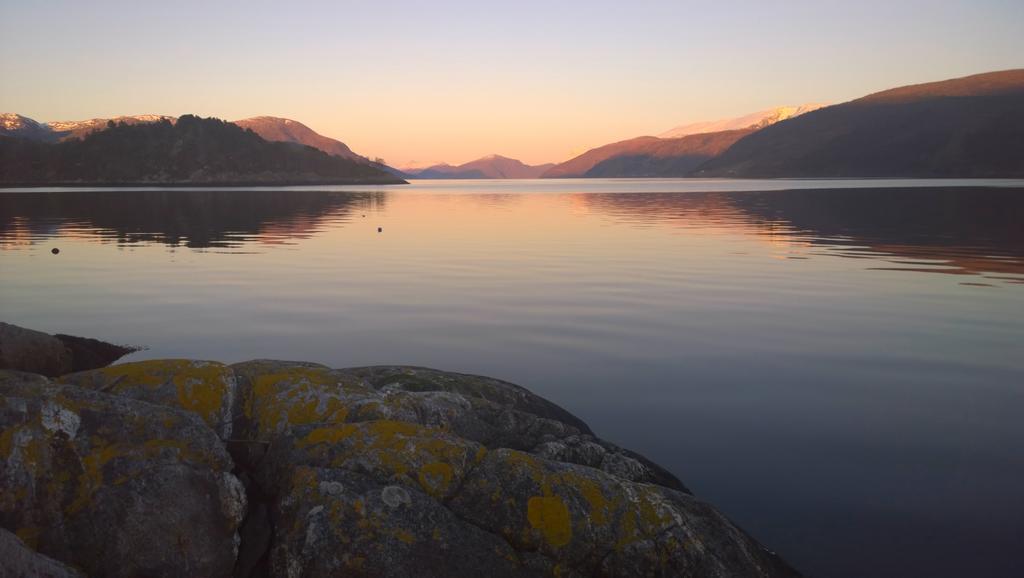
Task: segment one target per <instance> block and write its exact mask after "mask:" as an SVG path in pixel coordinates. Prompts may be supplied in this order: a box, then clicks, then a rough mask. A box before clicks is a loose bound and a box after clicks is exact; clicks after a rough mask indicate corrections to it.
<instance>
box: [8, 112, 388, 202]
mask: <svg viewBox="0 0 1024 578" xmlns="http://www.w3.org/2000/svg"><path fill="white" fill-rule="evenodd" d="M131 120H132V122H129V121H128V120H122V121H118V122H115V121H113V120H109V121H107V123H106V124H102V123H98V122H96V121H87V122H86V123H76V124H75V125H74V126H67V125H65V124H61V123H50V124H48V125H43V124H40V123H37V122H34V121H31V119H26V118H25V117H22V116H20V115H3V116H2V117H0V123H2V124H0V126H2V128H3V132H2V133H0V184H5V185H42V184H51V185H52V184H65V185H80V184H82V185H84V184H90V185H91V184H109V185H128V184H132V185H136V184H165V185H197V184H203V185H228V184H231V185H282V184H334V183H339V184H340V183H401V182H404V181H402V180H401V179H399V178H396V177H394V176H393V175H391V174H389V173H387V172H385V171H383V170H381V169H380V168H378V167H376V166H372V165H370V164H368V163H366V162H360V161H357V160H353V159H351V158H343V157H340V156H335V155H330V154H327V153H325V152H323V151H321V150H318V149H316V148H313V147H309V146H305V145H302V144H297V143H290V142H270V141H267V140H265V139H263V138H262V137H260V136H259V135H257V134H256V133H254V132H253V131H250V130H246V129H244V128H242V127H240V126H238V125H235V124H232V123H229V122H225V121H221V120H218V119H212V118H207V119H204V118H199V117H196V116H192V115H185V116H182V117H180V118H178V119H171V118H169V117H156V119H150V118H149V117H145V119H144V120H140V119H139V118H138V117H133V118H132V119H131ZM172 121H173V122H172ZM51 125H53V126H51ZM54 126H60V127H61V130H59V131H58V130H55V129H54ZM99 127H104V128H99ZM76 130H82V131H85V133H84V134H85V136H84V137H81V138H72V137H73V133H74V131H76ZM60 133H65V134H60Z"/></svg>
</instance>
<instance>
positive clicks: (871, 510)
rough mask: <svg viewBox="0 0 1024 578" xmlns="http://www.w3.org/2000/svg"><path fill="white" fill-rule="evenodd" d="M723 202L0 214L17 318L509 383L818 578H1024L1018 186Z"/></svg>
mask: <svg viewBox="0 0 1024 578" xmlns="http://www.w3.org/2000/svg"><path fill="white" fill-rule="evenodd" d="M727 184H728V185H729V186H728V187H724V188H723V190H719V191H717V192H706V191H705V192H702V191H699V190H692V189H693V188H694V187H698V186H700V183H695V182H690V181H687V182H686V183H682V184H680V183H676V182H674V183H670V182H648V181H645V182H643V183H641V184H638V185H634V184H631V183H629V182H610V181H602V182H598V183H596V184H595V185H593V186H592V187H590V186H589V185H588V187H589V188H587V187H584V186H582V185H579V184H576V183H565V182H558V183H555V184H548V183H542V184H540V185H536V186H540V187H541V188H540V189H537V188H536V187H535V185H532V184H530V183H518V182H517V183H496V184H486V186H485V185H481V184H480V183H459V184H458V185H457V186H456V185H452V184H450V183H449V184H443V183H442V184H428V185H424V186H423V187H420V188H418V187H419V185H417V184H414V185H412V186H410V187H405V188H401V189H396V190H386V191H384V192H372V191H367V192H359V191H325V190H295V189H291V190H279V191H268V190H260V191H225V190H217V191H184V190H171V191H128V190H125V191H88V192H85V191H83V192H38V193H22V192H19V193H0V278H2V279H3V283H0V319H4V320H7V321H12V322H15V323H17V324H19V325H24V326H29V327H35V328H39V329H42V330H46V331H49V332H64V333H71V334H80V335H90V336H95V337H98V338H102V339H105V340H107V341H111V342H118V343H122V342H123V343H132V344H140V345H147V346H149V347H150V349H148V350H146V351H142V352H139V353H137V354H134V355H135V359H144V358H157V357H191V358H208V359H218V360H222V361H227V362H233V361H241V360H244V359H252V358H256V357H276V358H283V359H306V360H310V361H316V362H321V363H325V364H327V365H330V366H334V367H345V366H355V365H373V364H386V363H406V364H415V365H426V366H435V367H441V368H445V369H451V370H455V371H465V372H469V373H480V374H486V375H494V376H498V377H502V378H505V379H508V380H511V381H514V382H518V383H522V384H524V385H527V386H529V387H531V388H532V389H534V390H536V391H537V392H539V393H541V394H542V395H545V396H547V397H549V398H551V399H553V400H555V401H557V402H559V403H561V404H563V405H565V406H566V407H568V408H571V409H572V410H573V411H574V412H575V413H577V414H578V415H580V416H581V417H583V418H584V419H586V420H587V421H588V422H589V423H590V425H591V426H592V427H593V428H594V430H595V431H597V432H599V433H601V434H602V435H604V436H605V437H607V438H608V439H612V440H615V441H618V442H621V443H622V444H623V445H625V446H627V447H631V448H633V449H636V450H639V451H641V452H642V453H645V454H647V455H649V456H650V457H652V458H653V459H655V460H656V461H658V462H660V463H662V464H663V465H665V466H666V467H668V468H669V469H670V470H672V471H673V472H675V473H677V474H678V475H679V476H680V477H681V478H682V479H683V480H685V481H686V483H687V485H688V486H690V487H692V488H693V489H694V490H695V491H696V492H697V493H698V494H699V495H702V496H704V497H706V498H708V499H710V500H711V501H712V502H714V503H715V504H716V505H718V506H720V507H721V508H723V510H724V511H725V512H726V513H727V514H728V515H730V516H731V517H733V518H735V519H736V520H737V521H738V522H739V523H740V524H741V525H742V526H744V527H745V528H746V529H748V530H750V531H751V532H752V533H753V534H754V535H756V536H757V537H758V538H760V539H762V540H764V541H765V542H766V544H767V545H769V546H770V547H773V548H775V549H778V550H779V551H781V552H783V553H784V554H785V555H786V557H787V558H789V559H790V560H791V561H792V562H793V563H794V564H795V565H796V566H797V567H799V568H801V569H802V570H805V571H806V573H807V574H808V575H812V576H816V575H820V576H840V577H847V576H848V577H850V578H853V577H859V576H867V575H870V576H894V577H895V576H908V575H910V576H917V575H928V576H964V575H976V574H979V573H983V574H987V575H1017V574H1019V573H1020V572H1019V571H1016V572H1015V570H1019V563H1020V560H1019V558H1020V556H1019V552H1021V551H1022V548H1024V544H1022V543H1021V537H1022V536H1024V501H1022V498H1021V496H1022V494H1021V492H1020V487H1022V485H1024V455H1022V453H1021V452H1020V448H1019V443H1018V441H1017V440H1019V439H1024V422H1022V421H1021V420H1020V416H1019V408H1020V407H1024V388H1021V384H1022V383H1024V380H1022V379H1021V375H1024V360H1022V357H1021V355H1020V343H1022V342H1024V318H1022V317H1021V315H1020V312H1021V311H1022V310H1024V308H1022V298H1024V286H1021V285H1019V284H1014V283H1019V282H1020V281H1021V280H1022V278H1024V267H1022V262H1024V241H1022V235H1024V228H1022V227H1021V226H1020V223H1021V222H1024V214H1022V210H1024V189H1022V188H1016V189H1009V188H1005V189H999V190H994V189H985V188H957V189H952V190H947V189H944V188H942V189H940V188H935V187H932V188H930V189H924V188H922V189H913V190H910V189H907V188H903V189H892V188H886V189H870V188H865V186H859V187H858V188H857V189H856V190H825V189H820V188H819V189H811V188H809V187H808V188H807V190H774V191H770V192H769V191H765V192H741V191H740V190H736V188H735V187H747V188H749V187H750V183H747V182H730V183H727ZM773 184H774V185H776V187H778V186H781V185H780V184H779V183H773ZM846 184H847V185H851V183H846ZM853 184H856V183H853ZM868 184H871V183H868ZM861 185H864V183H861ZM879 186H881V185H879ZM432 187H433V188H432ZM478 187H479V190H478V189H477V188H478ZM551 187H556V188H557V190H551ZM613 187H619V188H618V189H614V188H613ZM658 187H664V188H663V189H661V190H662V191H663V192H658ZM672 187H676V188H685V187H690V189H688V190H687V191H676V192H664V191H670V190H674V189H673V188H672ZM616 190H618V191H620V192H615V191H616ZM473 191H476V192H475V193H474V192H473ZM516 191H518V194H510V193H511V192H516ZM582 191H589V192H582ZM621 191H630V192H628V193H624V192H621ZM363 215H365V217H364V216H363ZM378 227H383V233H378V232H377V228H378ZM51 246H59V247H60V249H61V251H60V253H59V255H53V254H51V253H50V248H51ZM180 246H185V247H191V248H195V249H185V250H181V249H177V248H176V247H180ZM211 247H212V248H218V249H219V250H212V251H211V250H207V249H206V248H211ZM879 269H885V270H883V271H880V270H879ZM932 272H939V273H943V274H939V275H936V274H932ZM925 273H927V274H925ZM950 273H953V274H950ZM964 285H967V286H964ZM975 285H994V286H997V287H999V289H992V288H990V287H975ZM864 552H871V553H872V555H871V556H864V555H863V553H864ZM979 569H982V570H981V571H979Z"/></svg>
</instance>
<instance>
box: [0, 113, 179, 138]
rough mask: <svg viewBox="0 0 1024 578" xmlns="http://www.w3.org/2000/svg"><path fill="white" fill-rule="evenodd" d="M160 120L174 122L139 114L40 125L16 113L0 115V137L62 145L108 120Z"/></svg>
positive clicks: (145, 121)
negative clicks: (60, 143)
mask: <svg viewBox="0 0 1024 578" xmlns="http://www.w3.org/2000/svg"><path fill="white" fill-rule="evenodd" d="M161 120H168V121H170V122H172V123H173V122H175V121H176V120H177V119H176V118H175V117H173V116H164V115H159V114H140V115H134V116H117V117H113V118H92V119H89V120H61V121H54V122H46V123H41V122H36V121H34V120H32V119H31V118H28V117H27V116H21V115H20V114H14V113H0V136H9V137H18V138H27V139H30V140H38V141H43V142H62V141H65V140H68V139H72V138H83V137H85V136H86V135H87V134H89V133H91V132H94V131H97V130H103V129H105V128H107V123H109V122H110V121H114V122H115V123H123V124H140V123H150V122H158V121H161Z"/></svg>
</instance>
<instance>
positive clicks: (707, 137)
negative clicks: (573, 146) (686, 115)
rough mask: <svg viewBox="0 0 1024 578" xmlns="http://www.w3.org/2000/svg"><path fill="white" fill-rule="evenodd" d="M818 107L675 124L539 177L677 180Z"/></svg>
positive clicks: (598, 150)
mask: <svg viewBox="0 0 1024 578" xmlns="http://www.w3.org/2000/svg"><path fill="white" fill-rule="evenodd" d="M820 107H821V105H817V104H804V105H800V106H780V107H776V108H771V109H768V110H762V111H759V112H755V113H751V114H746V115H743V116H739V117H735V118H728V119H721V120H713V121H707V122H698V123H693V124H687V125H681V126H677V127H675V128H673V129H672V130H669V131H667V132H664V133H662V134H661V135H659V136H657V137H653V136H641V137H637V138H632V139H628V140H624V141H619V142H615V143H612V144H607V145H604V146H600V147H597V148H594V149H590V150H589V151H587V152H585V153H583V154H581V155H579V156H577V157H575V158H572V159H569V160H568V161H565V162H564V163H561V164H558V165H555V166H554V167H553V168H551V169H550V170H548V171H547V172H546V173H544V175H543V176H544V177H545V178H571V177H683V176H686V175H688V174H689V173H690V172H691V171H693V170H694V169H696V168H697V167H699V166H700V165H702V164H703V163H704V162H705V161H708V160H710V159H712V158H714V157H716V156H718V155H720V154H722V153H723V152H724V151H725V150H726V149H728V148H729V147H730V146H732V144H733V143H735V142H736V141H738V140H739V139H741V138H743V137H745V136H747V135H748V134H750V133H752V132H754V131H755V130H759V129H761V128H764V127H766V126H769V125H771V124H774V123H777V122H780V121H782V120H786V119H788V118H792V117H794V116H798V115H801V114H804V113H806V112H809V111H812V110H816V109H818V108H820Z"/></svg>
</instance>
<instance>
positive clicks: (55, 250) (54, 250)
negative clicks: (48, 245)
mask: <svg viewBox="0 0 1024 578" xmlns="http://www.w3.org/2000/svg"><path fill="white" fill-rule="evenodd" d="M50 252H51V253H53V254H54V255H56V254H57V253H60V249H58V248H57V247H54V248H52V249H50Z"/></svg>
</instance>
